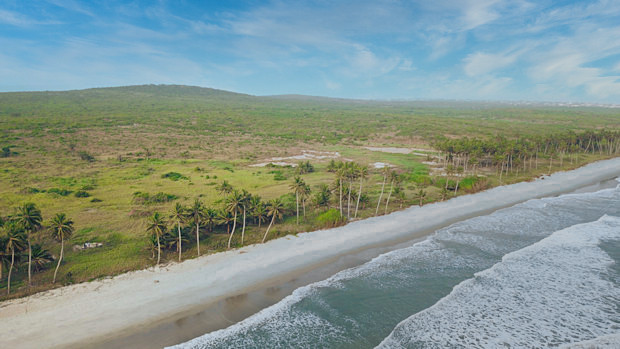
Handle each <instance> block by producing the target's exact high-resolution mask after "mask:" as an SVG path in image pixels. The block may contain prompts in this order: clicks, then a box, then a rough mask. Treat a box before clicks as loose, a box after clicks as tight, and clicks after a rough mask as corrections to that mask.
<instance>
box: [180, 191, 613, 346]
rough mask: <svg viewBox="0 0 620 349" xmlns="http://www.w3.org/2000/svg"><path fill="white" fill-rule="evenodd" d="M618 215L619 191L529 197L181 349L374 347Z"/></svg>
mask: <svg viewBox="0 0 620 349" xmlns="http://www.w3.org/2000/svg"><path fill="white" fill-rule="evenodd" d="M605 213H606V214H609V215H617V216H620V185H619V188H613V189H605V190H601V191H598V192H595V193H580V194H568V195H562V196H559V197H554V198H545V199H536V200H530V201H527V202H525V203H522V204H519V205H516V206H513V207H510V208H506V209H502V210H498V211H496V212H494V213H493V214H490V215H486V216H480V217H476V218H472V219H468V220H465V221H461V222H458V223H455V224H453V225H451V226H449V227H447V228H444V229H441V230H439V231H437V232H436V233H435V234H434V235H432V236H430V237H429V238H428V239H427V240H425V241H423V242H420V243H417V244H414V245H413V246H411V247H408V248H404V249H400V250H396V251H392V252H389V253H386V254H383V255H381V256H379V257H377V258H375V259H373V260H372V261H370V262H368V263H365V264H363V265H361V266H359V267H356V268H351V269H348V270H344V271H342V272H340V273H337V274H336V275H334V276H332V277H330V278H328V279H326V280H323V281H321V282H317V283H314V284H311V285H308V286H305V287H301V288H299V289H297V290H295V291H294V292H293V294H292V295H290V296H288V297H286V298H284V299H283V300H282V301H280V302H279V303H277V304H275V305H273V306H271V307H269V308H266V309H263V310H262V311H260V312H258V313H257V314H255V315H253V316H251V317H249V318H247V319H246V320H244V321H241V322H239V323H237V324H235V325H232V326H230V327H228V328H226V329H222V330H219V331H215V332H212V333H208V334H206V335H204V336H201V337H198V338H195V339H193V340H191V341H189V342H187V343H184V344H180V345H178V346H177V348H228V347H244V348H261V347H272V348H277V347H282V348H288V347H317V346H318V347H334V346H337V347H340V348H346V347H349V348H360V347H366V348H368V347H370V348H371V347H374V346H375V345H377V344H378V343H380V342H381V341H382V340H383V339H384V338H385V337H386V336H387V335H388V334H390V332H392V330H393V329H394V327H395V326H396V325H397V324H398V323H399V322H400V321H401V320H403V319H406V318H408V317H409V316H411V314H414V313H418V312H420V311H422V310H424V309H426V308H428V307H431V306H432V305H433V304H435V303H436V302H437V301H439V300H440V299H441V297H443V296H446V295H448V294H449V293H450V292H451V291H452V289H453V287H454V286H455V285H457V284H458V283H459V282H461V281H463V280H466V279H469V278H471V277H473V276H474V273H476V272H479V271H482V270H485V269H488V268H490V267H492V266H493V265H494V264H496V263H498V262H500V261H501V260H502V257H503V256H505V255H506V254H508V253H510V252H514V251H517V250H520V249H522V248H524V247H527V246H529V245H532V244H534V243H536V242H538V241H540V240H541V239H543V238H545V237H547V236H549V235H550V234H552V232H554V231H558V230H561V229H564V228H566V227H569V226H572V225H575V224H579V223H584V222H592V221H596V220H598V219H599V218H600V217H601V216H602V215H603V214H605Z"/></svg>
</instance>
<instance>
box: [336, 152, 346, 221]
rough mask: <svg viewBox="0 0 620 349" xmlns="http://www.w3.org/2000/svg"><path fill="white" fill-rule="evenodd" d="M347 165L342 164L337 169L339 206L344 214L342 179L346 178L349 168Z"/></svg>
mask: <svg viewBox="0 0 620 349" xmlns="http://www.w3.org/2000/svg"><path fill="white" fill-rule="evenodd" d="M345 166H346V165H344V164H341V166H340V167H339V168H338V170H337V171H336V180H337V181H338V187H339V188H338V190H339V201H338V207H339V209H340V215H341V216H342V211H343V210H342V181H343V180H344V178H345V177H346V175H347V170H346V168H345Z"/></svg>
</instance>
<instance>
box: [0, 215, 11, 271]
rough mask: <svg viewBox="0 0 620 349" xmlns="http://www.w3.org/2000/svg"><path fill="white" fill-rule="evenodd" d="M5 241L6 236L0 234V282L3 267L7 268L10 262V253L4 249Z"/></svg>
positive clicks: (0, 225)
mask: <svg viewBox="0 0 620 349" xmlns="http://www.w3.org/2000/svg"><path fill="white" fill-rule="evenodd" d="M0 220H1V218H0ZM0 223H1V222H0ZM0 227H2V224H0ZM6 241H7V237H6V236H0V282H2V272H3V271H4V268H5V267H6V268H7V269H8V265H9V264H11V254H10V253H8V250H7V249H6Z"/></svg>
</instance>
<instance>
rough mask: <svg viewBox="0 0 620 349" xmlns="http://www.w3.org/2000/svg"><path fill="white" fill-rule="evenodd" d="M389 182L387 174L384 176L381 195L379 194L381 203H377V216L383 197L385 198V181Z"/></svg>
mask: <svg viewBox="0 0 620 349" xmlns="http://www.w3.org/2000/svg"><path fill="white" fill-rule="evenodd" d="M386 180H387V174H384V175H383V184H382V185H381V194H379V201H377V209H376V210H375V216H376V215H377V214H378V213H379V205H381V197H383V189H384V188H385V181H386Z"/></svg>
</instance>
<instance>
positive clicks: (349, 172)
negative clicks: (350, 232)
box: [345, 162, 357, 219]
mask: <svg viewBox="0 0 620 349" xmlns="http://www.w3.org/2000/svg"><path fill="white" fill-rule="evenodd" d="M345 176H346V178H347V179H348V180H349V189H348V190H347V219H350V218H351V192H353V180H354V179H356V178H357V164H356V163H354V162H347V163H346V167H345Z"/></svg>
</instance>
